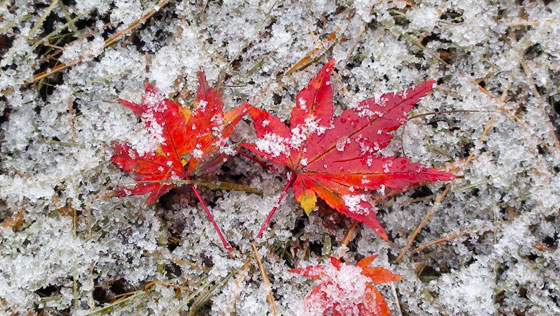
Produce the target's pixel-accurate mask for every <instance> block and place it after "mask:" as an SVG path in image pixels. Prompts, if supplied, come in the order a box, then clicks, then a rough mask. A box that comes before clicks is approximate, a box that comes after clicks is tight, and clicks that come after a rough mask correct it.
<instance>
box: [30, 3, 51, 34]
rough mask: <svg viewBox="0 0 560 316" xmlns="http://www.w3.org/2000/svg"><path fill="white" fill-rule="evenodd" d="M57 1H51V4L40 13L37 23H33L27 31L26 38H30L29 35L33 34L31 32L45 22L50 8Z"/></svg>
mask: <svg viewBox="0 0 560 316" xmlns="http://www.w3.org/2000/svg"><path fill="white" fill-rule="evenodd" d="M57 3H58V0H54V1H53V2H51V5H49V7H48V8H47V9H46V10H45V12H43V15H41V17H40V18H39V20H38V21H37V23H35V25H34V26H33V28H32V29H31V31H29V35H27V38H31V36H33V33H35V31H37V29H38V28H39V27H40V26H41V25H42V24H43V22H45V19H46V18H47V16H48V15H49V14H50V13H51V11H52V9H54V7H55V6H56V4H57Z"/></svg>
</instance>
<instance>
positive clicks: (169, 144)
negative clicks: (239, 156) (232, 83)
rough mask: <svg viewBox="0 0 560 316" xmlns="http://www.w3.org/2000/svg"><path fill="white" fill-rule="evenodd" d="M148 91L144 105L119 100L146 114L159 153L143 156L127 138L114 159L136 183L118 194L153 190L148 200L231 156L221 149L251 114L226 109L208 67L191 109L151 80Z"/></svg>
mask: <svg viewBox="0 0 560 316" xmlns="http://www.w3.org/2000/svg"><path fill="white" fill-rule="evenodd" d="M145 90H146V92H145V94H144V95H143V97H142V104H136V103H133V102H130V101H125V100H120V103H122V104H123V105H125V106H126V107H128V108H129V109H131V110H132V111H133V112H134V113H135V114H136V115H138V116H139V117H140V118H141V120H142V121H143V122H144V124H145V126H146V129H147V130H148V132H149V134H150V135H151V136H152V137H154V138H155V139H156V140H157V141H158V143H159V147H158V148H157V149H156V150H155V151H154V152H148V153H145V154H143V155H140V154H138V152H137V151H136V150H135V149H134V148H132V147H131V146H130V145H129V144H128V143H126V142H125V143H120V142H117V143H116V144H115V151H114V153H113V157H112V158H111V161H112V162H113V163H115V164H116V165H117V166H119V167H120V168H121V169H122V170H124V171H127V172H130V173H133V174H135V176H136V177H135V180H136V183H135V184H134V185H133V186H132V187H129V186H119V187H117V188H116V190H115V195H116V196H128V195H143V194H147V193H149V194H150V195H149V196H148V199H147V202H148V203H153V202H154V201H156V200H157V199H158V198H159V197H160V196H162V195H163V194H165V193H166V192H167V191H169V190H170V189H171V188H173V187H174V186H175V185H174V184H173V183H172V180H182V179H187V180H189V179H190V178H191V177H193V176H197V175H201V174H207V173H211V172H212V171H214V170H215V169H216V168H217V167H218V166H220V165H221V164H222V163H223V162H224V161H225V160H226V158H227V155H226V154H224V153H223V152H222V151H221V150H220V149H221V148H222V147H224V145H225V144H226V142H227V140H228V138H229V136H230V135H231V133H232V132H233V129H234V127H235V125H236V124H237V123H238V122H239V121H240V120H241V118H242V117H243V116H244V115H245V114H246V113H247V109H248V105H247V104H243V105H240V106H238V107H236V108H234V109H232V110H230V111H228V112H226V113H223V112H222V109H223V104H222V101H221V96H220V94H218V93H217V92H216V91H214V89H212V88H210V87H209V86H208V84H207V82H206V77H205V76H204V73H203V72H200V74H199V87H198V91H197V96H196V100H195V102H194V105H193V110H192V111H191V110H189V109H187V108H185V107H182V106H180V105H178V104H176V103H174V102H172V101H171V100H169V99H167V98H165V97H164V96H163V95H162V94H160V93H159V92H158V91H157V89H156V88H155V87H153V86H152V85H150V84H146V86H145ZM191 188H192V189H193V191H194V193H195V194H196V195H197V198H198V199H199V200H200V202H201V204H202V206H203V207H204V210H205V211H206V213H207V214H208V216H209V218H210V220H211V221H212V224H213V225H214V227H215V228H216V231H217V232H218V234H219V235H220V238H221V239H222V241H223V242H224V245H225V246H226V248H228V247H229V245H228V244H227V242H226V241H225V239H224V238H223V236H222V233H221V231H220V230H219V228H218V226H217V224H216V223H215V222H214V220H213V218H212V216H211V214H210V212H209V210H208V209H207V207H206V205H205V204H204V203H203V201H202V199H201V198H200V195H199V194H198V191H197V190H196V188H195V186H194V185H191Z"/></svg>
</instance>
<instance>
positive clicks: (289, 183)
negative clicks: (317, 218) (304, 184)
mask: <svg viewBox="0 0 560 316" xmlns="http://www.w3.org/2000/svg"><path fill="white" fill-rule="evenodd" d="M296 176H297V174H296V173H295V172H292V177H291V178H290V180H289V181H288V183H286V186H285V187H284V190H282V193H281V194H280V196H279V197H278V201H276V203H275V204H274V207H273V208H272V210H271V211H270V213H268V217H267V218H266V219H265V221H264V223H263V224H262V226H261V230H259V233H258V234H257V237H255V239H259V238H261V236H262V234H263V232H264V231H265V229H266V228H267V227H268V222H270V220H271V219H272V216H274V213H275V212H276V210H277V209H278V206H280V203H281V202H282V200H283V199H284V198H285V197H286V195H288V194H287V191H288V189H289V188H290V187H291V186H292V183H294V180H296Z"/></svg>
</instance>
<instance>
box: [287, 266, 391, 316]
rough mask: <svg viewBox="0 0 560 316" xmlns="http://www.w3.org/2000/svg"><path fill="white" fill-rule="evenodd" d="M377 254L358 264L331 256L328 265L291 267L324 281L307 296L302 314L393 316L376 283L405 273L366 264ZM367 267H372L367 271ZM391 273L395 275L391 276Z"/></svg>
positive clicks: (389, 280) (300, 272)
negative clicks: (395, 272) (389, 276)
mask: <svg viewBox="0 0 560 316" xmlns="http://www.w3.org/2000/svg"><path fill="white" fill-rule="evenodd" d="M375 257H376V256H371V257H366V258H364V259H363V260H362V261H360V262H359V263H358V264H356V265H355V266H351V265H347V264H346V263H343V262H341V261H340V260H339V259H336V258H334V257H331V262H330V264H327V265H317V266H309V267H306V268H299V269H293V270H290V271H291V272H294V273H298V274H302V275H305V276H307V277H310V278H313V279H317V280H320V281H321V283H320V284H319V285H318V286H317V287H316V288H315V289H313V290H312V291H311V292H310V293H309V294H308V295H307V297H306V298H305V301H304V302H303V309H304V310H303V311H302V314H305V315H326V314H327V313H328V312H332V315H344V316H358V315H360V316H361V315H371V316H390V315H391V312H390V310H389V308H388V306H387V303H386V302H385V299H384V298H383V296H382V295H381V293H380V292H379V291H378V290H377V289H376V288H375V287H374V286H373V284H372V283H375V284H377V283H386V282H392V281H397V280H400V279H401V276H399V275H397V274H393V273H391V272H390V271H388V270H386V269H384V268H381V267H373V268H364V267H362V266H363V265H366V266H367V265H369V263H371V260H373V259H372V258H375ZM366 269H370V270H367V272H366ZM388 275H391V276H392V277H391V278H388V277H387V276H388ZM380 280H385V281H381V282H379V281H380Z"/></svg>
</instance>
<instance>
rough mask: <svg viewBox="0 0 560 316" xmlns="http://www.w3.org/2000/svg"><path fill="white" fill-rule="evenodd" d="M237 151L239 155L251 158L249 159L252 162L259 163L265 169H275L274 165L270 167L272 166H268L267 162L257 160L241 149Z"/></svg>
mask: <svg viewBox="0 0 560 316" xmlns="http://www.w3.org/2000/svg"><path fill="white" fill-rule="evenodd" d="M237 153H238V154H239V155H241V156H243V157H245V158H247V159H249V160H251V161H254V162H256V163H258V164H259V165H261V166H262V167H263V168H265V169H267V170H269V171H275V170H274V167H272V166H270V165H267V164H266V163H264V162H263V161H262V160H259V159H257V158H255V157H252V156H250V155H247V154H246V153H244V152H242V151H241V150H237Z"/></svg>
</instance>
